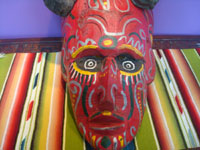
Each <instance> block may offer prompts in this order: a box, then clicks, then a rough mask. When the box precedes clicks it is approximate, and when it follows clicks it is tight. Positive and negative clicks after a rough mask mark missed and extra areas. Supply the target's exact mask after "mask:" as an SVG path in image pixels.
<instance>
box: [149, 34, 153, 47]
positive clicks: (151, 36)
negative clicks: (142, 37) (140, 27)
mask: <svg viewBox="0 0 200 150" xmlns="http://www.w3.org/2000/svg"><path fill="white" fill-rule="evenodd" d="M150 38H151V44H152V45H153V35H152V34H150Z"/></svg>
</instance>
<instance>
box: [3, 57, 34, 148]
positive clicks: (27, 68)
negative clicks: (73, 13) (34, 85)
mask: <svg viewBox="0 0 200 150" xmlns="http://www.w3.org/2000/svg"><path fill="white" fill-rule="evenodd" d="M21 55H22V54H17V55H16V59H15V61H14V64H13V67H12V70H11V73H10V74H13V75H14V74H15V73H16V70H15V69H14V68H17V66H18V65H21V64H18V62H16V60H17V59H25V58H26V59H25V63H24V64H25V65H24V67H23V68H21V70H20V71H22V72H23V73H22V76H20V78H19V81H20V83H19V87H18V89H16V90H17V91H18V92H17V95H16V96H15V97H13V100H14V101H15V104H14V107H13V109H12V110H10V111H12V116H11V118H10V122H9V125H8V130H7V133H6V139H5V143H4V145H3V149H5V150H6V149H14V148H15V142H16V138H17V134H18V131H19V125H20V120H21V115H22V110H23V106H24V101H25V98H26V92H27V89H28V84H29V79H30V75H31V72H32V66H33V62H34V58H35V54H34V53H29V54H26V56H27V57H24V56H23V57H21ZM9 80H11V81H12V79H9ZM5 90H9V87H7V86H6V89H5ZM10 92H15V91H10ZM3 97H4V96H3ZM3 97H2V101H5V99H4V98H3ZM2 101H1V102H2Z"/></svg>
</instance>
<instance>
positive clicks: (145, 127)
mask: <svg viewBox="0 0 200 150" xmlns="http://www.w3.org/2000/svg"><path fill="white" fill-rule="evenodd" d="M147 109H148V108H147ZM150 117H151V114H150V113H149V111H146V112H145V113H144V117H143V120H142V124H141V127H140V129H139V131H138V133H137V135H136V141H137V146H138V150H148V149H152V150H154V149H155V150H156V149H159V145H157V144H156V141H157V140H158V139H157V136H156V133H154V132H155V130H154V125H153V124H152V123H151V120H150V119H151V118H150ZM147 135H148V136H147ZM154 135H155V136H154ZM149 141H151V142H149ZM157 142H158V141H157Z"/></svg>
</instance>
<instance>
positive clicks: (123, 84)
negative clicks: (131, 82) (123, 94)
mask: <svg viewBox="0 0 200 150" xmlns="http://www.w3.org/2000/svg"><path fill="white" fill-rule="evenodd" d="M125 85H126V81H125V76H124V75H122V86H123V90H124V91H125Z"/></svg>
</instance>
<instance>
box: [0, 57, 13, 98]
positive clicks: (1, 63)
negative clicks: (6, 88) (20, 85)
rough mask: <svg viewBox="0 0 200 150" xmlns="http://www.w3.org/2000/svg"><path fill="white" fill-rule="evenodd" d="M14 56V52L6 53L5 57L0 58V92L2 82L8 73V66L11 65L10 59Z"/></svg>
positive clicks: (0, 90)
mask: <svg viewBox="0 0 200 150" xmlns="http://www.w3.org/2000/svg"><path fill="white" fill-rule="evenodd" d="M14 56H15V55H14V54H6V55H5V57H3V58H0V68H1V69H0V71H1V73H0V93H1V92H2V90H3V85H4V83H5V82H6V81H7V79H6V78H7V75H9V68H10V67H11V66H12V62H13V61H12V60H13V59H14ZM0 96H1V95H0ZM0 99H1V98H0ZM0 101H1V100H0Z"/></svg>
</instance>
